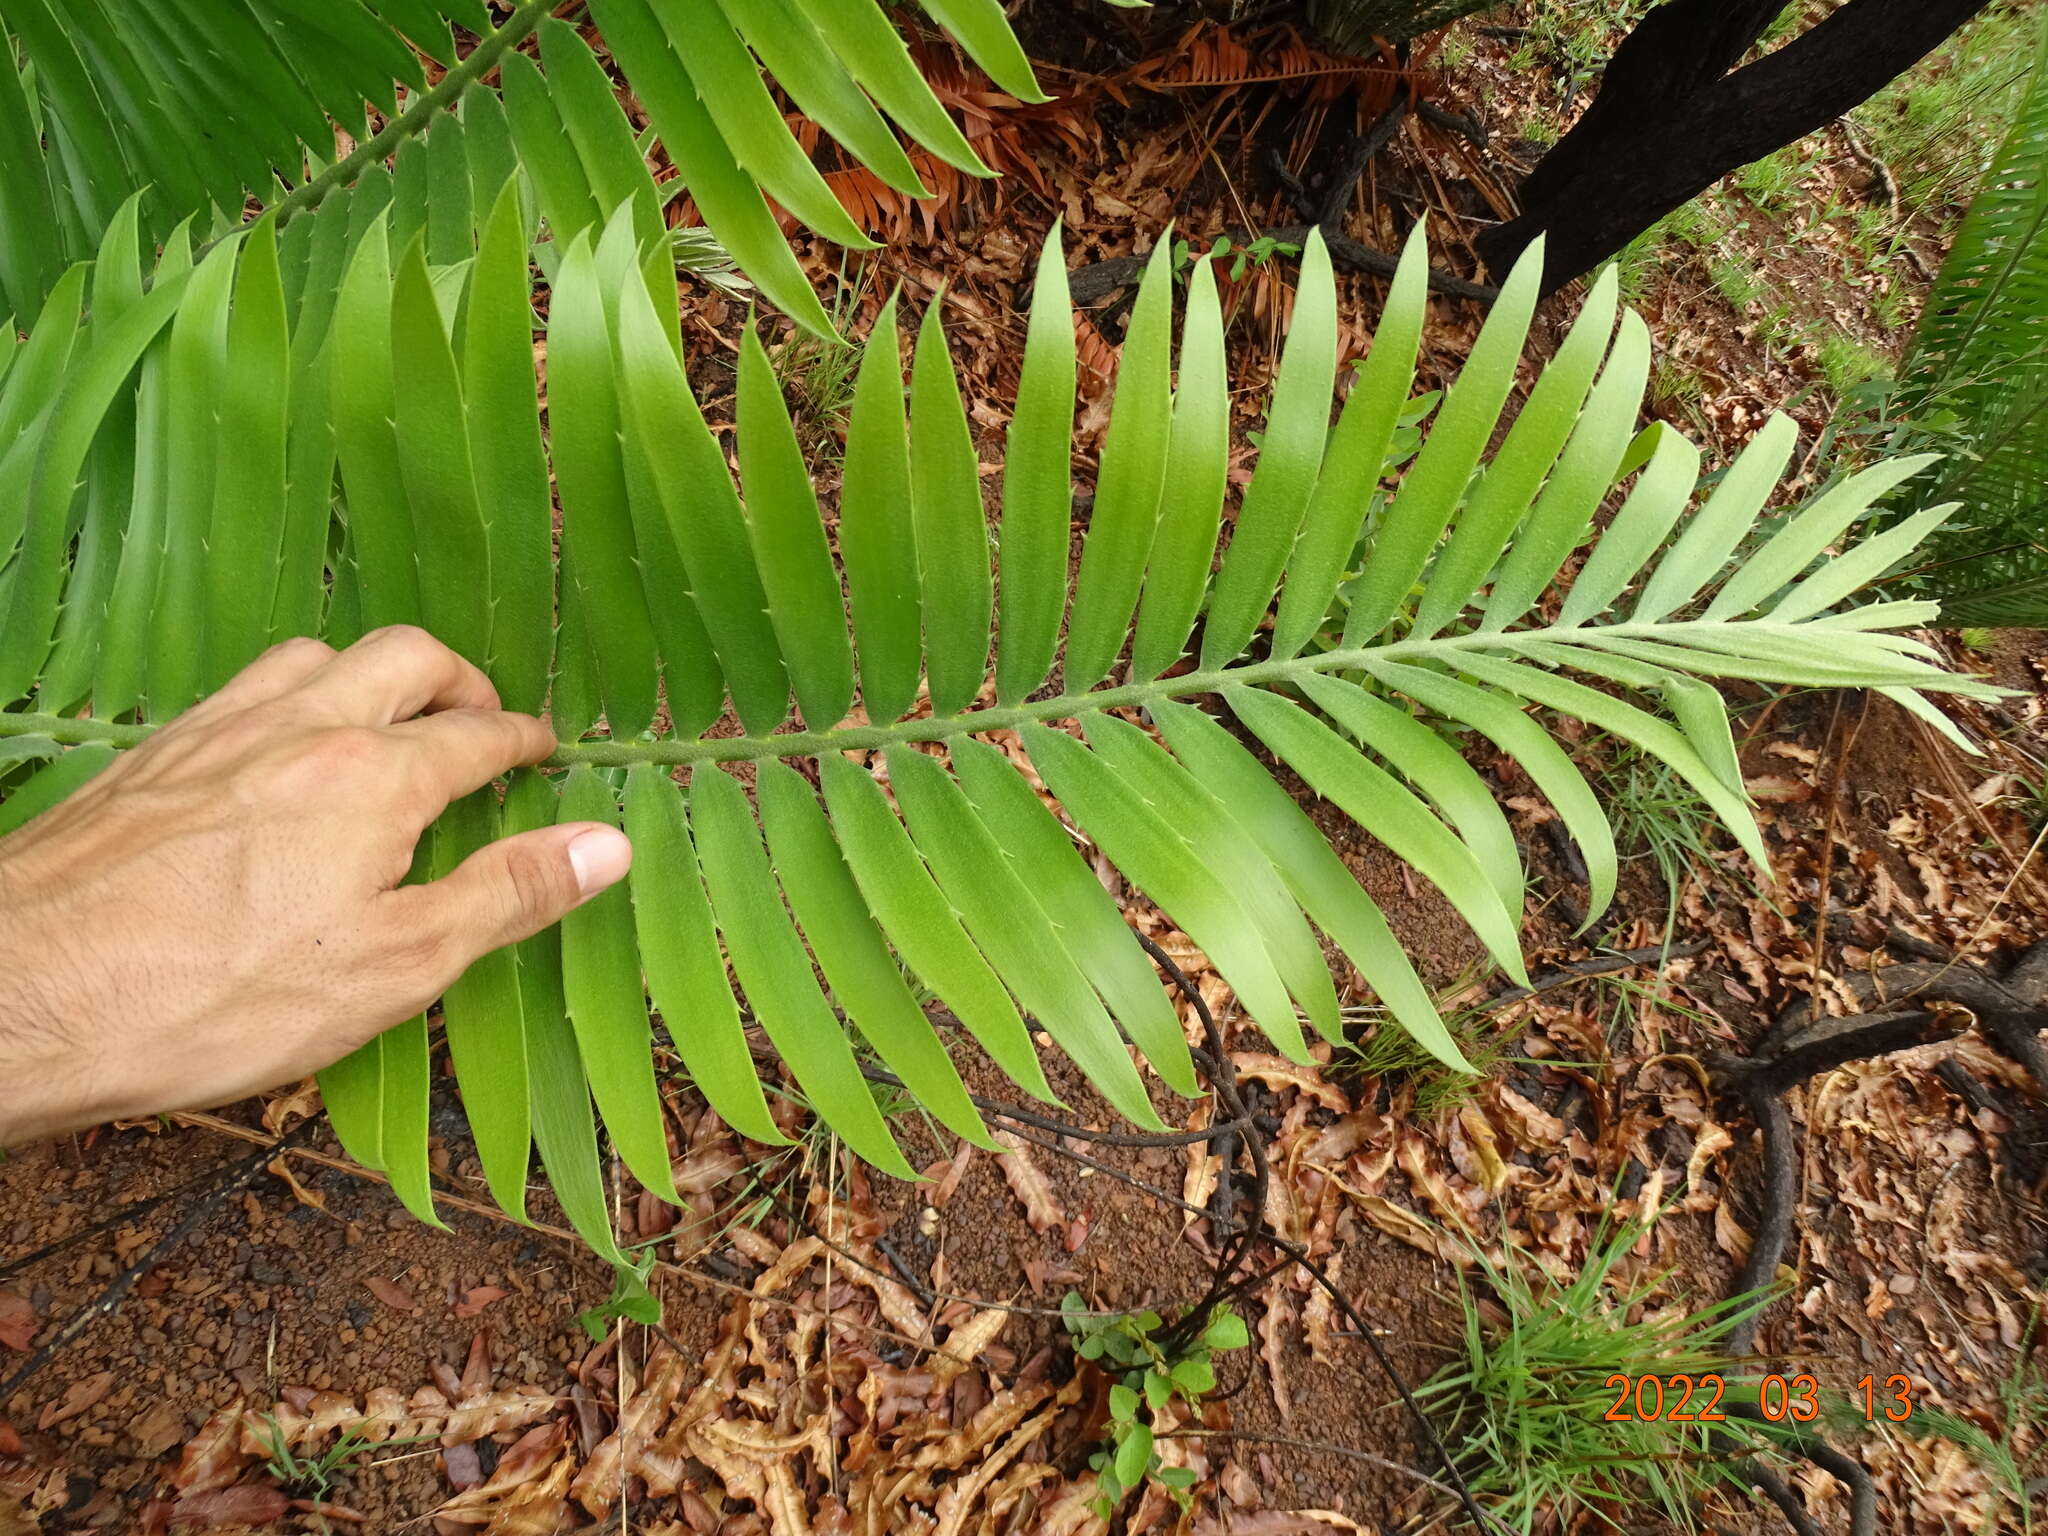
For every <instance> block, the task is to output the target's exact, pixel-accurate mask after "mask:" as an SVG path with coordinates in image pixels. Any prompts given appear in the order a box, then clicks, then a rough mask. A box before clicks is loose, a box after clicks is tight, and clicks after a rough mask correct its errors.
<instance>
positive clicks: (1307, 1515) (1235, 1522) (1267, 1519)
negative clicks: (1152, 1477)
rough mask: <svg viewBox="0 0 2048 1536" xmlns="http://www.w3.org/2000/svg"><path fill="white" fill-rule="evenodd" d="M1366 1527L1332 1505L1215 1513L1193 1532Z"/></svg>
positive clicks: (1203, 1535) (1319, 1531) (1258, 1534)
mask: <svg viewBox="0 0 2048 1536" xmlns="http://www.w3.org/2000/svg"><path fill="white" fill-rule="evenodd" d="M1365 1529H1366V1528H1365V1527H1364V1526H1362V1525H1360V1524H1359V1523H1358V1522H1357V1521H1356V1520H1353V1519H1351V1518H1350V1517H1349V1516H1346V1515H1340V1514H1338V1513H1337V1512H1336V1511H1335V1510H1334V1509H1261V1510H1255V1511H1253V1512H1252V1513H1250V1514H1234V1515H1231V1516H1230V1517H1229V1520H1228V1522H1227V1523H1226V1522H1224V1521H1221V1520H1219V1519H1217V1518H1216V1517H1215V1516H1211V1517H1210V1518H1209V1519H1207V1520H1204V1521H1201V1522H1200V1523H1198V1524H1197V1525H1196V1526H1195V1528H1194V1532H1195V1536H1223V1533H1224V1532H1226V1531H1227V1532H1229V1533H1230V1536H1323V1533H1325V1532H1328V1531H1363V1530H1365Z"/></svg>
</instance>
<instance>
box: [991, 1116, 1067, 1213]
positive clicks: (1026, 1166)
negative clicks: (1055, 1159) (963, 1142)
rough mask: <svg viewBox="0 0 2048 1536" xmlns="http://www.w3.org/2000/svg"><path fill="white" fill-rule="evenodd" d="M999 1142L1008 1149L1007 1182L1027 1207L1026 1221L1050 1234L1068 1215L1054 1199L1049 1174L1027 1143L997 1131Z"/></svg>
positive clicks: (1005, 1158)
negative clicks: (1029, 1149)
mask: <svg viewBox="0 0 2048 1536" xmlns="http://www.w3.org/2000/svg"><path fill="white" fill-rule="evenodd" d="M993 1134H994V1136H995V1139H996V1140H997V1141H998V1142H1000V1143H1001V1144H1002V1146H1003V1149H1004V1156H1003V1157H1002V1159H1001V1167H1002V1170H1003V1181H1004V1182H1005V1183H1007V1184H1008V1185H1009V1186H1010V1193H1011V1194H1013V1195H1015V1196H1016V1197H1017V1199H1018V1200H1019V1201H1020V1202H1021V1203H1022V1204H1023V1206H1024V1219H1025V1220H1026V1221H1028V1222H1030V1223H1031V1230H1032V1231H1034V1232H1050V1231H1051V1230H1052V1229H1053V1228H1054V1227H1058V1226H1063V1225H1065V1223H1066V1219H1067V1213H1066V1212H1065V1211H1064V1210H1063V1209H1062V1208H1061V1206H1060V1203H1059V1200H1058V1199H1057V1197H1055V1196H1054V1194H1053V1191H1052V1184H1051V1183H1050V1182H1049V1181H1048V1180H1047V1179H1046V1176H1045V1171H1044V1170H1043V1169H1042V1168H1040V1167H1039V1166H1038V1164H1037V1163H1035V1162H1033V1161H1032V1160H1031V1154H1030V1152H1029V1151H1027V1150H1026V1143H1025V1142H1024V1141H1023V1140H1022V1139H1021V1138H1019V1137H1017V1136H1013V1135H1012V1134H1011V1133H1010V1132H1008V1131H996V1132H994V1133H993Z"/></svg>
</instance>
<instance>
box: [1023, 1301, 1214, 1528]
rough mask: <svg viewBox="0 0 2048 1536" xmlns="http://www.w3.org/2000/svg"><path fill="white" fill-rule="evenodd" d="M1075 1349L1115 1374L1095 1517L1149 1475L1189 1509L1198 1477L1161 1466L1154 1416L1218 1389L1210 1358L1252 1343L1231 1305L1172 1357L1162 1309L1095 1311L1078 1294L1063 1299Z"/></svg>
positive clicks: (1097, 1467) (1094, 1461) (1097, 1458)
mask: <svg viewBox="0 0 2048 1536" xmlns="http://www.w3.org/2000/svg"><path fill="white" fill-rule="evenodd" d="M1060 1311H1061V1312H1062V1313H1064V1314H1065V1319H1066V1324H1067V1332H1068V1333H1070V1334H1072V1335H1073V1336H1074V1338H1075V1340H1076V1343H1075V1345H1074V1352H1075V1353H1076V1354H1078V1355H1079V1356H1080V1357H1081V1358H1082V1359H1083V1360H1093V1361H1094V1362H1095V1363H1096V1364H1097V1365H1098V1366H1100V1367H1101V1368H1102V1370H1103V1371H1104V1372H1105V1373H1108V1374H1112V1375H1114V1376H1115V1377H1116V1380H1115V1383H1114V1384H1113V1385H1112V1386H1111V1387H1110V1389H1109V1440H1108V1443H1107V1445H1106V1446H1105V1447H1104V1448H1103V1449H1102V1450H1099V1451H1097V1452H1096V1453H1095V1454H1094V1455H1093V1456H1091V1457H1089V1458H1088V1465H1089V1466H1090V1467H1091V1468H1093V1469H1094V1471H1095V1477H1096V1484H1097V1486H1098V1487H1099V1488H1100V1489H1101V1492H1100V1493H1099V1494H1098V1495H1097V1497H1096V1499H1095V1512H1096V1514H1098V1515H1099V1516H1101V1517H1102V1518H1103V1519H1105V1520H1107V1519H1108V1518H1109V1515H1110V1511H1111V1510H1113V1509H1115V1508H1116V1507H1117V1505H1119V1504H1121V1503H1122V1502H1123V1500H1124V1495H1125V1494H1127V1493H1129V1492H1130V1491H1131V1490H1132V1489H1133V1488H1136V1487H1137V1486H1138V1485H1139V1484H1141V1483H1143V1482H1144V1481H1145V1479H1146V1478H1147V1477H1151V1478H1153V1479H1155V1480H1157V1481H1158V1483H1159V1484H1160V1485H1161V1486H1162V1487H1164V1488H1165V1489H1166V1490H1167V1492H1169V1493H1171V1494H1172V1495H1173V1499H1174V1502H1175V1503H1176V1504H1178V1505H1180V1506H1181V1508H1182V1509H1186V1508H1187V1507H1188V1503H1189V1490H1190V1489H1191V1488H1193V1486H1194V1482H1195V1474H1194V1472H1193V1471H1192V1470H1190V1469H1189V1468H1187V1467H1168V1466H1162V1465H1161V1464H1160V1457H1159V1453H1158V1452H1157V1451H1156V1450H1155V1449H1154V1448H1153V1440H1154V1426H1155V1424H1156V1415H1157V1414H1158V1413H1159V1411H1160V1410H1161V1409H1163V1408H1164V1407H1165V1406H1166V1405H1167V1404H1168V1403H1170V1402H1172V1401H1173V1399H1174V1398H1175V1397H1176V1396H1178V1397H1181V1398H1185V1399H1186V1400H1187V1401H1188V1402H1190V1403H1199V1402H1200V1401H1201V1400H1202V1398H1203V1397H1204V1396H1205V1395H1206V1394H1207V1393H1208V1392H1209V1391H1210V1390H1211V1389H1212V1388H1214V1387H1215V1385H1216V1368H1215V1365H1214V1364H1213V1363H1212V1359H1211V1357H1212V1356H1214V1355H1215V1354H1216V1352H1217V1351H1219V1350H1226V1349H1243V1348H1244V1347H1245V1346H1246V1345H1247V1344H1249V1343H1250V1342H1251V1330H1250V1329H1248V1328H1246V1327H1245V1323H1244V1319H1243V1318H1241V1317H1239V1316H1238V1315H1237V1314H1236V1313H1235V1312H1233V1311H1231V1309H1230V1308H1229V1307H1228V1306H1219V1307H1217V1308H1216V1310H1215V1311H1214V1312H1212V1313H1210V1314H1209V1320H1208V1322H1207V1323H1206V1324H1205V1325H1204V1326H1203V1328H1202V1331H1201V1333H1200V1334H1198V1335H1197V1336H1196V1338H1195V1340H1194V1342H1193V1343H1192V1344H1189V1345H1187V1346H1186V1347H1185V1348H1182V1349H1179V1350H1177V1351H1173V1352H1169V1351H1168V1350H1167V1349H1166V1348H1165V1347H1164V1346H1163V1344H1162V1339H1163V1338H1164V1336H1165V1333H1166V1324H1165V1320H1164V1319H1163V1318H1161V1317H1160V1315H1159V1314H1158V1313H1157V1312H1119V1313H1114V1314H1109V1315H1104V1314H1102V1313H1097V1312H1090V1311H1089V1310H1088V1305H1087V1303H1086V1302H1084V1301H1083V1300H1082V1299H1081V1296H1080V1293H1079V1292H1077V1291H1069V1292H1067V1294H1066V1296H1065V1297H1063V1298H1062V1299H1061V1301H1060Z"/></svg>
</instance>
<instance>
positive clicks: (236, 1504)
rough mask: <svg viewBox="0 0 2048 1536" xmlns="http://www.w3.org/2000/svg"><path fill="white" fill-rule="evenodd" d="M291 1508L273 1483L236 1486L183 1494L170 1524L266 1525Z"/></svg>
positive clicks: (172, 1510) (209, 1525)
mask: <svg viewBox="0 0 2048 1536" xmlns="http://www.w3.org/2000/svg"><path fill="white" fill-rule="evenodd" d="M291 1507H292V1501H291V1500H290V1499H288V1498H286V1497H285V1496H284V1490H283V1489H281V1488H279V1487H278V1486H277V1485H276V1484H275V1483H239V1484H237V1485H236V1486H234V1487H232V1488H209V1489H207V1490H206V1491H205V1492H204V1493H188V1494H186V1495H185V1496H184V1497H183V1498H182V1499H180V1500H178V1502H177V1503H176V1504H174V1505H172V1506H171V1524H172V1525H173V1526H180V1525H197V1526H201V1527H212V1526H221V1525H269V1524H270V1523H271V1522H272V1521H274V1520H278V1519H280V1518H282V1517H283V1515H284V1513H285V1511H286V1510H288V1509H290V1508H291Z"/></svg>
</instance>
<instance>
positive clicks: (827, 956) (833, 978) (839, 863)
mask: <svg viewBox="0 0 2048 1536" xmlns="http://www.w3.org/2000/svg"><path fill="white" fill-rule="evenodd" d="M755 792H756V795H757V796H758V798H759V800H760V804H761V826H762V830H763V831H765V832H766V833H767V836H768V851H769V853H770V855H771V856H772V858H773V860H774V864H775V872H776V875H777V877H778V878H779V880H780V881H781V884H782V894H783V897H784V899H785V900H786V901H787V902H788V904H789V910H790V911H791V912H792V913H794V914H795V916H796V920H797V922H798V923H799V924H801V925H802V927H803V933H804V937H805V939H806V940H808V941H809V944H810V947H811V952H812V953H813V954H814V955H816V956H817V958H818V968H819V969H820V970H821V971H823V972H824V974H825V983H826V985H827V986H828V987H830V988H831V989H832V997H833V999H834V1001H836V1002H837V1003H838V1005H839V1007H840V1008H841V1010H843V1011H844V1013H845V1015H846V1017H847V1018H848V1020H850V1021H851V1022H852V1024H853V1025H854V1027H855V1028H857V1029H858V1030H859V1031H860V1032H861V1035H862V1037H863V1038H865V1039H866V1041H867V1043H868V1044H869V1045H871V1046H872V1047H874V1049H875V1052H876V1053H877V1054H878V1055H879V1056H880V1057H881V1058H882V1061H883V1063H884V1065H886V1066H887V1067H888V1068H889V1070H890V1071H892V1072H894V1073H895V1074H896V1075H897V1076H898V1077H900V1078H902V1079H903V1084H904V1086H905V1087H906V1088H908V1089H909V1090H910V1092H911V1093H912V1094H914V1095H915V1096H916V1098H917V1101H918V1103H919V1104H921V1105H922V1106H923V1107H924V1108H926V1109H928V1110H930V1111H931V1112H932V1113H933V1114H934V1115H936V1116H937V1117H938V1119H939V1121H940V1123H941V1124H943V1125H945V1126H946V1127H947V1128H948V1129H949V1130H951V1131H953V1132H954V1133H955V1134H956V1135H959V1136H964V1137H965V1138H966V1139H967V1140H969V1141H971V1142H974V1143H975V1144H976V1145H978V1146H982V1147H986V1148H988V1149H989V1150H990V1151H992V1152H993V1151H999V1150H1000V1148H999V1147H998V1146H997V1145H996V1143H995V1142H994V1141H993V1140H992V1139H991V1138H990V1136H989V1134H988V1127H987V1126H985V1125H983V1124H982V1123H981V1116H980V1115H979V1114H977V1113H976V1112H975V1108H974V1105H973V1103H972V1102H971V1101H970V1100H969V1099H968V1097H967V1089H966V1087H965V1085H963V1084H962V1083H961V1081H960V1074H959V1072H957V1071H956V1070H955V1069H954V1066H953V1062H952V1058H950V1057H949V1056H948V1055H947V1054H946V1048H945V1046H944V1045H942V1044H941V1043H940V1041H939V1037H938V1035H937V1034H936V1033H935V1032H934V1031H933V1029H932V1026H931V1023H930V1021H929V1020H927V1019H926V1018H925V1016H924V1012H923V1010H922V1009H920V1008H919V1007H918V1004H917V999H916V998H914V997H913V996H911V992H910V988H909V987H908V986H906V985H905V984H904V980H903V973H902V971H901V970H900V969H899V968H898V967H897V964H896V958H895V956H893V955H892V954H890V953H889V946H888V945H887V944H886V943H884V942H883V940H882V936H881V934H880V933H879V932H878V931H877V929H876V927H875V923H874V919H873V918H871V917H870V916H869V915H868V909H867V905H866V903H865V902H864V901H863V900H862V898H861V894H860V887H859V886H857V885H856V884H855V883H854V880H853V876H852V875H851V874H850V873H849V872H848V871H847V868H846V865H845V862H844V861H843V860H842V859H841V858H840V856H839V851H838V849H837V847H836V846H835V845H834V843H833V840H832V829H831V827H829V826H828V825H827V824H826V822H825V813H824V812H823V811H821V810H820V809H819V808H818V801H817V797H816V796H815V795H814V794H813V793H812V792H811V786H810V784H809V783H808V782H807V781H805V780H804V779H803V778H802V777H801V776H800V775H799V774H798V773H797V772H796V771H795V770H794V769H792V768H787V767H785V766H783V765H782V764H781V763H763V764H761V766H760V770H759V777H758V778H757V780H756V791H755Z"/></svg>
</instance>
